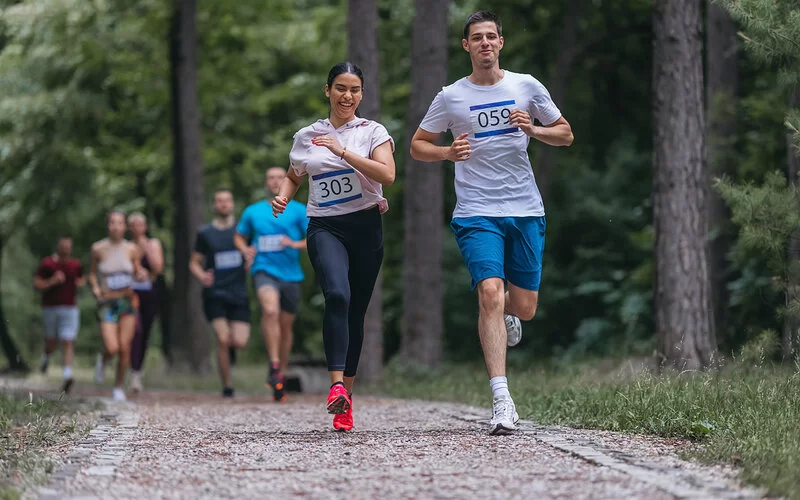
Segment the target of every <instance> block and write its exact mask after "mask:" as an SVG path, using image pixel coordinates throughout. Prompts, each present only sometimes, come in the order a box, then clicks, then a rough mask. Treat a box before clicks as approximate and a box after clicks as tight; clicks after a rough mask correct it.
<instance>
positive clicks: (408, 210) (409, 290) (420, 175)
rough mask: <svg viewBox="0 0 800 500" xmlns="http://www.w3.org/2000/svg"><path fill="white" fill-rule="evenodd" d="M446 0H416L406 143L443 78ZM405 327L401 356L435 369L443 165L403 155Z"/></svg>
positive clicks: (439, 340)
mask: <svg viewBox="0 0 800 500" xmlns="http://www.w3.org/2000/svg"><path fill="white" fill-rule="evenodd" d="M449 5H450V1H449V0H416V15H415V20H414V23H413V27H414V28H413V32H412V35H411V59H412V60H413V61H414V64H413V66H412V68H411V96H410V98H409V107H408V124H407V129H406V137H407V138H408V140H409V141H410V139H411V137H412V136H413V135H414V132H415V131H416V130H417V127H418V126H419V123H420V122H421V121H422V118H423V117H424V116H425V113H426V112H427V110H428V106H429V105H430V102H431V101H432V100H433V98H434V96H436V93H437V92H439V91H440V90H441V88H442V86H443V85H444V84H445V79H446V78H447V47H448V45H449V44H448V41H447V37H448V36H449V33H450V30H449V29H448V22H447V10H448V7H449ZM404 182H405V189H404V192H405V195H404V196H403V204H404V207H403V208H404V219H405V220H404V229H405V237H404V247H403V250H404V261H403V327H402V334H401V335H402V336H401V346H400V357H401V358H400V359H402V360H403V361H406V362H412V363H419V364H422V365H424V366H427V367H431V368H435V367H436V366H438V365H439V363H440V362H441V359H442V348H443V336H444V318H443V295H444V290H443V281H444V280H443V273H442V251H443V250H442V236H443V235H442V232H443V231H442V229H443V225H444V213H443V212H444V198H443V184H444V176H443V172H442V164H441V162H440V163H423V162H419V161H416V160H414V159H413V158H411V156H410V155H407V160H406V164H405V180H404Z"/></svg>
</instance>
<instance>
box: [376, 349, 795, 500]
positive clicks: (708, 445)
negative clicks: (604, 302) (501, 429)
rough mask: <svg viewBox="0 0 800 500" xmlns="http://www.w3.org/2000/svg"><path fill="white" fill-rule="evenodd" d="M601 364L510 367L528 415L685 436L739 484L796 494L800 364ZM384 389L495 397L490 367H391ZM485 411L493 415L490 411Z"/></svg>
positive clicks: (465, 398)
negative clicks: (658, 370) (419, 371)
mask: <svg viewBox="0 0 800 500" xmlns="http://www.w3.org/2000/svg"><path fill="white" fill-rule="evenodd" d="M624 372H627V369H625V370H623V369H614V368H610V367H609V366H604V363H600V362H597V361H595V362H593V363H591V365H588V364H587V365H582V366H576V365H572V366H570V367H569V368H559V367H556V368H554V369H542V368H540V369H530V368H527V367H526V368H518V369H512V370H510V371H509V385H510V389H511V393H512V394H513V395H514V397H515V403H516V405H517V411H518V412H519V414H520V416H521V417H522V418H528V419H535V420H536V421H537V422H539V423H541V424H554V425H568V426H574V427H584V428H593V429H606V430H613V431H621V432H630V433H646V434H655V435H658V436H664V437H683V438H689V439H692V440H695V441H697V442H698V444H699V445H700V446H697V447H695V448H693V449H692V450H691V451H689V452H688V455H689V456H690V457H697V458H700V459H702V460H704V461H707V462H711V463H726V464H733V465H738V466H740V467H741V468H742V475H743V478H744V479H745V480H747V481H751V482H753V483H755V484H758V485H761V486H765V487H767V488H769V489H770V492H771V493H772V494H776V495H788V496H789V497H791V498H800V477H799V476H798V475H797V474H796V471H797V470H798V467H800V462H798V460H800V427H798V426H797V425H796V423H797V419H798V418H800V384H798V382H800V366H795V367H792V368H791V369H786V368H783V369H776V368H772V367H770V366H769V365H768V364H767V365H763V366H762V368H761V369H760V370H758V371H753V370H751V369H750V367H749V366H747V365H742V366H741V367H740V366H739V365H738V364H737V365H732V366H729V367H726V368H723V369H722V370H721V371H719V372H713V373H698V374H690V373H686V374H681V375H670V376H662V377H657V376H653V375H649V374H643V375H634V376H633V377H630V376H628V375H625V373H624ZM388 375H389V376H387V377H386V378H385V380H386V382H385V385H384V389H385V390H386V391H387V392H388V393H389V394H392V395H395V396H401V397H410V398H422V399H430V400H451V401H457V402H462V403H467V404H472V405H478V406H481V407H487V406H488V405H489V403H490V401H491V392H490V391H489V388H488V386H487V384H486V375H485V370H484V369H483V368H482V367H478V366H472V365H461V366H450V367H447V368H445V369H443V370H440V371H438V372H435V373H426V374H424V376H419V375H418V376H408V375H409V373H408V372H407V371H406V370H404V369H403V367H400V366H395V365H392V367H391V371H390V372H389V374H388ZM487 411H488V410H487Z"/></svg>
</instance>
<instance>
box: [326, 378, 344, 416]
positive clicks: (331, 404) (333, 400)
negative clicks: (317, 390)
mask: <svg viewBox="0 0 800 500" xmlns="http://www.w3.org/2000/svg"><path fill="white" fill-rule="evenodd" d="M327 408H328V413H333V414H334V415H339V414H342V413H345V412H346V411H347V410H349V409H350V397H349V396H348V395H347V389H345V387H344V384H342V383H336V384H333V385H332V386H331V390H330V392H328V404H327Z"/></svg>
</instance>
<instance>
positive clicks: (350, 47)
mask: <svg viewBox="0 0 800 500" xmlns="http://www.w3.org/2000/svg"><path fill="white" fill-rule="evenodd" d="M347 54H348V57H349V59H350V61H351V62H352V63H353V64H355V65H356V66H358V67H360V68H361V69H362V71H363V72H364V96H363V99H362V100H361V104H360V105H359V106H358V113H359V115H360V116H362V117H364V118H368V119H370V120H376V121H377V120H379V118H380V114H381V96H380V83H379V82H380V78H379V76H380V58H379V50H378V2H377V0H349V2H348V5H347ZM361 359H362V361H361V365H360V367H359V371H358V372H359V375H360V378H362V379H364V380H368V381H369V380H378V379H380V377H381V374H382V372H383V276H382V274H378V280H377V281H376V282H375V291H374V292H373V294H372V301H371V302H370V303H369V308H368V309H367V317H366V321H365V324H364V348H363V354H362V357H361Z"/></svg>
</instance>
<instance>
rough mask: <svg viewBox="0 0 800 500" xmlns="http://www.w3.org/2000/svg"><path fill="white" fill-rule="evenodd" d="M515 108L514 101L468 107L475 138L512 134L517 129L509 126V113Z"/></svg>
mask: <svg viewBox="0 0 800 500" xmlns="http://www.w3.org/2000/svg"><path fill="white" fill-rule="evenodd" d="M515 109H517V108H516V101H515V100H513V99H511V100H509V101H498V102H489V103H486V104H477V105H475V106H470V107H469V119H470V122H471V123H472V132H473V133H474V134H475V138H476V139H478V138H480V137H490V136H493V135H503V134H513V133H514V132H516V131H518V130H519V128H517V127H512V126H511V120H510V118H511V112H512V111H513V110H515Z"/></svg>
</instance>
